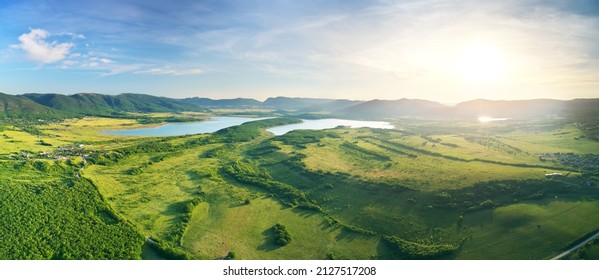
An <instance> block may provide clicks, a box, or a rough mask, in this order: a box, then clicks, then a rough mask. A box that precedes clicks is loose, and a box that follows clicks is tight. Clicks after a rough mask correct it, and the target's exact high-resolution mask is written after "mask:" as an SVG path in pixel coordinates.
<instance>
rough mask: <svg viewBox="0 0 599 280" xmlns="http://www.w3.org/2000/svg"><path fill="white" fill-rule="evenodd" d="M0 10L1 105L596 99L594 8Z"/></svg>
mask: <svg viewBox="0 0 599 280" xmlns="http://www.w3.org/2000/svg"><path fill="white" fill-rule="evenodd" d="M1 3H2V8H0V24H1V25H2V26H3V28H2V30H0V65H1V66H0V72H1V73H2V75H1V76H0V84H1V85H2V89H0V90H2V91H4V92H6V93H9V94H23V93H27V92H58V93H61V94H63V93H64V94H66V95H70V94H73V93H78V92H98V93H102V94H111V95H114V94H119V93H123V92H135V93H142V94H150V95H155V96H164V97H170V98H186V97H207V98H213V99H231V98H238V97H240V98H253V99H256V100H265V99H266V98H268V97H277V96H286V97H287V96H289V97H306V98H334V99H350V100H372V99H381V100H397V99H401V98H408V99H424V100H431V101H437V102H440V103H444V104H456V103H459V102H463V101H468V100H473V99H489V100H529V99H560V100H571V99H576V98H597V97H599V92H598V91H597V90H596V89H597V88H599V87H598V86H599V45H597V44H596V39H597V38H599V3H597V2H596V1H592V0H580V1H560V0H553V1H538V0H526V1H515V0H509V1H490V2H489V1H485V2H483V3H481V1H459V2H456V1H445V0H426V1H412V0H410V1H374V0H373V1H327V2H322V1H302V2H297V1H274V2H273V1H251V2H250V1H248V2H246V1H241V2H240V1H216V2H211V1H202V2H196V1H175V2H173V1H152V2H147V1H102V2H90V3H81V2H80V1H42V0H27V1H1Z"/></svg>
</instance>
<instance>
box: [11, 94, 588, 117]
mask: <svg viewBox="0 0 599 280" xmlns="http://www.w3.org/2000/svg"><path fill="white" fill-rule="evenodd" d="M219 108H223V109H224V108H229V109H230V108H240V109H247V108H264V109H271V110H276V111H278V112H280V113H283V114H288V115H293V114H296V115H301V114H324V115H328V116H334V117H343V118H358V119H382V118H397V117H430V118H455V119H462V118H466V119H471V118H477V117H481V116H486V117H502V118H512V119H518V118H530V117H538V116H562V115H576V116H583V117H598V116H599V98H594V99H574V100H555V99H533V100H510V101H504V100H486V99H476V100H471V101H466V102H462V103H459V104H457V105H455V106H448V105H444V104H441V103H438V102H434V101H428V100H420V99H406V98H403V99H398V100H377V99H375V100H369V101H358V100H347V99H326V98H295V97H272V98H268V99H266V100H265V101H263V102H260V101H258V100H255V99H249V98H236V99H210V98H200V97H193V98H185V99H174V98H168V97H158V96H153V95H147V94H134V93H123V94H119V95H105V94H97V93H77V94H73V95H62V94H56V93H46V94H42V93H27V94H23V95H9V94H4V93H0V117H29V118H44V117H45V118H59V117H74V116H84V115H115V114H123V113H133V112H139V113H152V112H184V111H210V110H214V109H219Z"/></svg>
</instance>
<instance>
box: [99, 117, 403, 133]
mask: <svg viewBox="0 0 599 280" xmlns="http://www.w3.org/2000/svg"><path fill="white" fill-rule="evenodd" d="M264 119H267V118H241V117H215V118H211V119H209V120H206V121H199V122H190V123H169V124H165V125H161V126H157V127H151V128H133V129H123V130H106V131H102V133H103V134H113V135H121V136H179V135H186V134H198V133H212V132H215V131H218V130H221V129H223V128H227V127H231V126H235V125H240V124H242V123H246V122H251V121H257V120H264ZM340 125H342V126H349V127H352V128H358V127H371V128H385V129H390V128H393V126H392V125H391V124H389V123H388V122H375V121H354V120H344V119H320V120H302V123H297V124H289V125H282V126H276V127H271V128H269V129H267V131H269V132H271V133H273V134H274V135H283V134H285V133H287V132H289V131H292V130H296V129H327V128H335V127H337V126H340Z"/></svg>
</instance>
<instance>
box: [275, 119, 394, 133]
mask: <svg viewBox="0 0 599 280" xmlns="http://www.w3.org/2000/svg"><path fill="white" fill-rule="evenodd" d="M340 125H342V126H349V127H352V128H358V127H370V128H384V129H392V128H394V127H393V125H391V124H389V123H388V122H375V121H354V120H344V119H320V120H303V122H302V123H294V124H287V125H282V126H276V127H271V128H269V129H266V131H269V132H271V133H272V134H274V135H283V134H285V133H287V132H289V131H292V130H296V129H327V128H335V127H338V126H340Z"/></svg>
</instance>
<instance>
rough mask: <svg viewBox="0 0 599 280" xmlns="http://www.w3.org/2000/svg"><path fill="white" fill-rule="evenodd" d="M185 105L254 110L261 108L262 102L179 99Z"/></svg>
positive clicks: (239, 99) (238, 99)
mask: <svg viewBox="0 0 599 280" xmlns="http://www.w3.org/2000/svg"><path fill="white" fill-rule="evenodd" d="M180 100H181V101H182V102H184V103H187V104H193V105H195V106H198V107H202V108H255V107H262V102H260V101H258V100H255V99H250V98H235V99H210V98H201V97H192V98H185V99H180Z"/></svg>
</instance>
